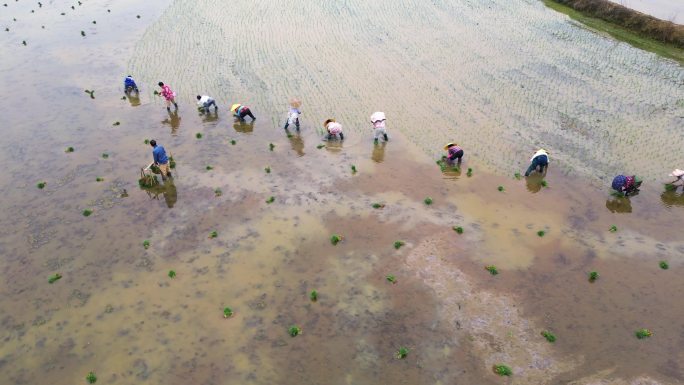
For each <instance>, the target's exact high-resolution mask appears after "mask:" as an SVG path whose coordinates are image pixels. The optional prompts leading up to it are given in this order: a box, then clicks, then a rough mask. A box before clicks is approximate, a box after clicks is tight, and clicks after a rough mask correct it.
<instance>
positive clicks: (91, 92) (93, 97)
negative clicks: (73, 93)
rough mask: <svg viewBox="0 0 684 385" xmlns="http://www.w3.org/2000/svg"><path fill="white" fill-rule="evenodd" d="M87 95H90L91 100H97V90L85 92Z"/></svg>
mask: <svg viewBox="0 0 684 385" xmlns="http://www.w3.org/2000/svg"><path fill="white" fill-rule="evenodd" d="M85 93H86V94H88V95H90V98H91V99H95V90H85Z"/></svg>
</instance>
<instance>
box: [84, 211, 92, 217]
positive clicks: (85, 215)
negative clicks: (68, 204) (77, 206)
mask: <svg viewBox="0 0 684 385" xmlns="http://www.w3.org/2000/svg"><path fill="white" fill-rule="evenodd" d="M92 213H93V210H90V209H85V210H83V216H84V217H89V216H90V214H92Z"/></svg>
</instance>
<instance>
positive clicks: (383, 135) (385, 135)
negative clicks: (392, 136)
mask: <svg viewBox="0 0 684 385" xmlns="http://www.w3.org/2000/svg"><path fill="white" fill-rule="evenodd" d="M382 137H383V138H385V142H387V141H389V138H388V137H387V134H382Z"/></svg>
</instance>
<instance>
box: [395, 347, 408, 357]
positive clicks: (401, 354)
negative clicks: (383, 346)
mask: <svg viewBox="0 0 684 385" xmlns="http://www.w3.org/2000/svg"><path fill="white" fill-rule="evenodd" d="M408 353H409V349H408V348H407V347H404V346H402V347H400V348H399V350H397V353H396V354H395V357H397V359H399V360H403V359H404V358H406V356H408Z"/></svg>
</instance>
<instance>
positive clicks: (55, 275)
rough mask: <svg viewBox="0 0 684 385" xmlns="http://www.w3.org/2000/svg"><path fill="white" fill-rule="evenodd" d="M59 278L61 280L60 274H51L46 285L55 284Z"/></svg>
mask: <svg viewBox="0 0 684 385" xmlns="http://www.w3.org/2000/svg"><path fill="white" fill-rule="evenodd" d="M61 278H62V274H59V273H55V274H52V275H51V276H50V278H48V283H55V282H57V281H59V280H60V279H61Z"/></svg>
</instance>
